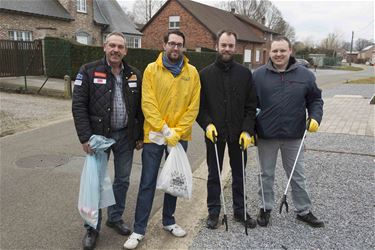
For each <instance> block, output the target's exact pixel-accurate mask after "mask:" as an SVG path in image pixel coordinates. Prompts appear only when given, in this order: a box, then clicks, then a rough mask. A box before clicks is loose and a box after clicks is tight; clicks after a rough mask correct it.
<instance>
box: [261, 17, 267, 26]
mask: <svg viewBox="0 0 375 250" xmlns="http://www.w3.org/2000/svg"><path fill="white" fill-rule="evenodd" d="M261 22H262V24H263V25H266V18H265V17H262V21H261Z"/></svg>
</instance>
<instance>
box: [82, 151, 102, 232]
mask: <svg viewBox="0 0 375 250" xmlns="http://www.w3.org/2000/svg"><path fill="white" fill-rule="evenodd" d="M98 173H99V172H98V165H97V162H96V159H95V156H93V155H87V156H86V159H85V165H84V167H83V170H82V174H81V184H80V188H79V198H78V210H79V213H80V214H81V216H82V218H83V219H84V221H85V222H86V223H87V224H88V225H90V226H91V227H93V228H95V229H96V226H97V224H98V215H99V193H100V190H99V189H100V186H99V174H98Z"/></svg>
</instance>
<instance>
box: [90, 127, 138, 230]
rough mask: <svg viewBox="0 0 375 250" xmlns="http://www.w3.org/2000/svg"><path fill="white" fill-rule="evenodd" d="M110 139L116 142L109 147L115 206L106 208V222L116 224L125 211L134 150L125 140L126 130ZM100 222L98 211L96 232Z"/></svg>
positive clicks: (114, 133) (100, 216) (113, 134)
mask: <svg viewBox="0 0 375 250" xmlns="http://www.w3.org/2000/svg"><path fill="white" fill-rule="evenodd" d="M111 138H112V139H114V140H115V141H116V143H115V144H113V145H112V146H111V150H112V152H113V158H114V167H115V178H114V180H113V185H112V188H113V193H114V196H115V200H116V204H114V205H112V206H110V207H108V208H107V212H108V221H110V222H117V221H121V220H122V214H123V213H124V210H125V201H126V193H127V191H128V188H129V179H130V173H131V169H132V163H133V153H134V148H132V145H133V143H132V142H130V141H129V140H128V138H127V131H126V130H121V131H118V132H112V133H111ZM109 155H110V151H108V159H109ZM101 221H102V213H101V210H100V211H99V218H98V226H97V228H96V231H100V228H101ZM85 228H86V229H89V228H90V226H89V225H86V224H85Z"/></svg>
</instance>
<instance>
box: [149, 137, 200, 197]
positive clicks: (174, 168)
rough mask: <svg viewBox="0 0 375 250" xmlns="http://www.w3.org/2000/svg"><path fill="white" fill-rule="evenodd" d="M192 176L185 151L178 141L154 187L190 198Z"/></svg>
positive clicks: (177, 195)
mask: <svg viewBox="0 0 375 250" xmlns="http://www.w3.org/2000/svg"><path fill="white" fill-rule="evenodd" d="M192 186H193V177H192V173H191V167H190V163H189V160H188V158H187V155H186V152H185V150H184V148H183V147H182V145H181V144H180V143H178V144H177V145H176V146H175V147H172V148H171V150H170V153H169V155H168V157H167V160H166V161H165V163H164V167H163V169H162V171H161V173H160V174H159V177H158V180H157V183H156V188H157V189H160V190H163V191H164V192H166V193H169V194H171V195H173V196H176V197H183V198H188V199H190V198H191V193H192Z"/></svg>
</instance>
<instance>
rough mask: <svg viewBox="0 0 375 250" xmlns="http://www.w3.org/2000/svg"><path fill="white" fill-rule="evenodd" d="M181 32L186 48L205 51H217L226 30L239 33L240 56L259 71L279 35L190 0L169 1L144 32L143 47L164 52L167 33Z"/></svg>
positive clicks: (233, 13) (145, 27)
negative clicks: (221, 31)
mask: <svg viewBox="0 0 375 250" xmlns="http://www.w3.org/2000/svg"><path fill="white" fill-rule="evenodd" d="M171 29H178V30H180V31H182V32H183V33H184V34H185V36H186V41H185V47H186V48H187V49H189V50H196V51H201V50H202V49H204V48H208V49H215V45H216V40H215V39H216V34H217V32H218V31H220V30H222V29H230V30H233V31H235V32H236V33H237V36H238V42H237V47H236V53H238V54H243V55H244V62H245V63H248V64H249V66H251V67H253V68H255V67H258V66H259V65H262V64H264V63H266V61H267V60H268V53H269V49H270V42H271V41H272V37H273V35H276V34H277V33H276V32H273V31H272V30H270V29H268V28H267V27H266V26H264V25H263V24H259V23H256V22H254V21H253V20H251V19H249V18H247V17H244V16H240V15H238V14H235V11H234V10H232V11H224V10H221V9H217V8H214V7H211V6H208V5H204V4H201V3H197V2H194V1H190V0H169V1H167V2H166V3H165V4H164V5H163V6H162V7H161V8H160V10H159V11H158V12H157V13H156V14H155V15H154V16H153V17H152V18H151V19H150V21H149V22H148V23H146V25H145V26H144V27H143V28H142V29H141V31H142V33H143V35H144V37H143V47H144V48H150V49H161V48H162V45H163V36H164V34H165V33H166V32H167V31H168V30H171Z"/></svg>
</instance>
